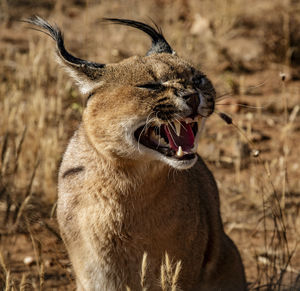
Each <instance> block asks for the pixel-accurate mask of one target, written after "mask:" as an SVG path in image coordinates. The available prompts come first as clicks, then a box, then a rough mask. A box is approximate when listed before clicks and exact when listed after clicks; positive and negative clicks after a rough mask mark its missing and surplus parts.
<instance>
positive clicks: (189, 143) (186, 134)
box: [164, 121, 195, 152]
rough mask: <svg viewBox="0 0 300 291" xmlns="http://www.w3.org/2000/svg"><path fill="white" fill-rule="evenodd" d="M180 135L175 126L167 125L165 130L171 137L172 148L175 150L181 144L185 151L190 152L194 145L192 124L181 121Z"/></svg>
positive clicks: (169, 137)
mask: <svg viewBox="0 0 300 291" xmlns="http://www.w3.org/2000/svg"><path fill="white" fill-rule="evenodd" d="M180 123H181V127H180V136H177V134H176V132H175V131H174V129H173V127H174V126H172V127H171V126H169V125H165V126H164V128H165V131H166V134H167V136H168V139H169V144H170V146H171V148H172V149H173V150H175V151H177V150H178V148H179V146H181V147H182V150H183V151H186V152H189V151H190V150H191V149H192V148H193V147H194V141H195V137H194V133H193V130H192V127H191V125H190V124H187V123H185V122H184V121H181V122H180Z"/></svg>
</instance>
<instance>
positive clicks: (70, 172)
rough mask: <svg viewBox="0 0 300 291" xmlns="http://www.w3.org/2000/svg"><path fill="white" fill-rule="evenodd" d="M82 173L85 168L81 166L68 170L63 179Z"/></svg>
mask: <svg viewBox="0 0 300 291" xmlns="http://www.w3.org/2000/svg"><path fill="white" fill-rule="evenodd" d="M82 171H84V167H82V166H79V167H76V168H71V169H68V170H66V171H65V172H64V173H63V175H62V177H63V178H66V177H67V176H69V175H73V174H76V173H79V172H82Z"/></svg>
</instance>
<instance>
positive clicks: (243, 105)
mask: <svg viewBox="0 0 300 291" xmlns="http://www.w3.org/2000/svg"><path fill="white" fill-rule="evenodd" d="M215 104H216V105H227V106H230V105H231V106H232V105H238V106H240V107H246V108H253V109H264V108H265V106H254V105H246V104H241V103H236V104H225V103H215Z"/></svg>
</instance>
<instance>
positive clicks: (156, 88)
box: [136, 83, 166, 90]
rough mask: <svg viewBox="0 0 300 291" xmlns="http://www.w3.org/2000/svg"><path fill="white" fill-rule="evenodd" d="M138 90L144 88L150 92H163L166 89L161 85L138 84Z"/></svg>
mask: <svg viewBox="0 0 300 291" xmlns="http://www.w3.org/2000/svg"><path fill="white" fill-rule="evenodd" d="M136 87H138V88H144V89H148V90H163V89H165V88H166V87H165V86H164V85H162V84H161V83H146V84H138V85H136Z"/></svg>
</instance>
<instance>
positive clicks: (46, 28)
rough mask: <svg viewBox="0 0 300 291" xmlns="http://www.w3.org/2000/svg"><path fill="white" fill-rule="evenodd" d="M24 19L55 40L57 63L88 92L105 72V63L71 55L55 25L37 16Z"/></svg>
mask: <svg viewBox="0 0 300 291" xmlns="http://www.w3.org/2000/svg"><path fill="white" fill-rule="evenodd" d="M24 21H25V22H27V23H30V24H33V25H35V26H37V27H39V28H38V29H36V30H38V31H41V32H44V33H46V34H47V35H49V36H50V37H51V38H52V39H54V40H55V42H56V48H57V55H58V61H59V63H60V64H61V65H63V67H64V68H65V69H66V71H67V72H68V73H69V74H70V75H71V76H72V77H73V78H74V79H75V80H76V82H77V83H78V85H79V89H80V91H81V92H82V93H84V94H85V93H88V92H90V91H91V90H92V89H93V88H94V87H95V86H96V85H99V81H101V77H102V75H103V74H104V72H105V64H99V63H93V62H89V61H86V60H82V59H79V58H77V57H75V56H73V55H71V54H70V53H69V52H68V51H67V50H66V48H65V46H64V39H63V34H62V32H61V30H60V29H59V28H58V27H57V26H56V25H50V24H49V23H48V22H47V21H45V20H44V19H42V18H40V17H39V16H33V17H31V18H29V19H26V20H24ZM33 29H35V28H33Z"/></svg>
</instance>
